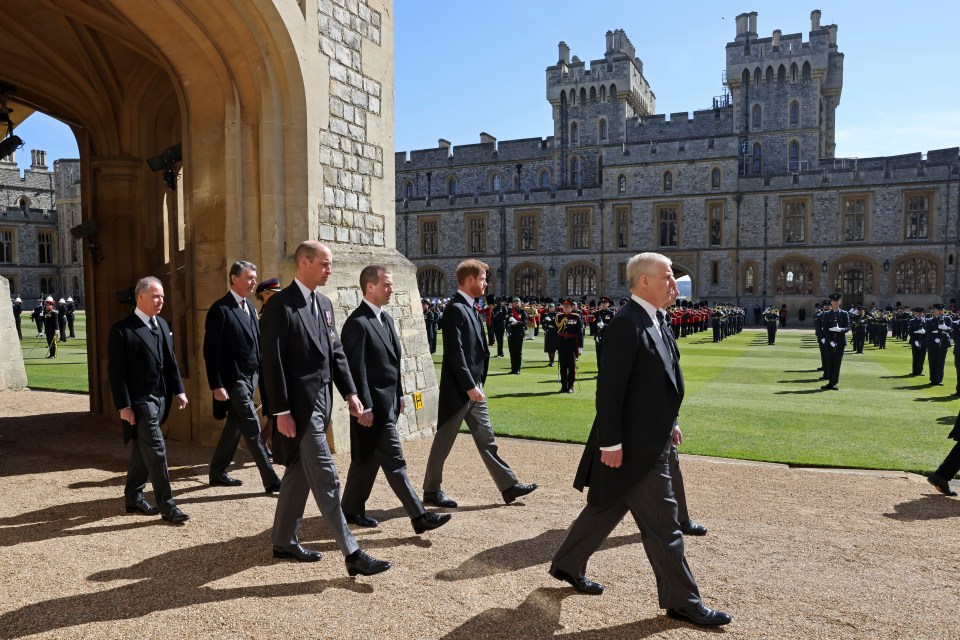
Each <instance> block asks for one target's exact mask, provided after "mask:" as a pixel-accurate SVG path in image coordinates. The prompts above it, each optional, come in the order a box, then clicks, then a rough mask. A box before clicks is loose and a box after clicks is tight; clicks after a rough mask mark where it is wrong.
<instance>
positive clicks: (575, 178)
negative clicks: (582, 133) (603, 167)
mask: <svg viewBox="0 0 960 640" xmlns="http://www.w3.org/2000/svg"><path fill="white" fill-rule="evenodd" d="M570 184H572V185H573V186H575V187H579V186H580V158H573V159H572V160H570Z"/></svg>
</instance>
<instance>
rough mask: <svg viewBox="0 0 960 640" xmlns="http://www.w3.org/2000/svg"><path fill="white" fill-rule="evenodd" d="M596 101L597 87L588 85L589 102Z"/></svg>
mask: <svg viewBox="0 0 960 640" xmlns="http://www.w3.org/2000/svg"><path fill="white" fill-rule="evenodd" d="M596 101H597V88H596V87H590V102H596Z"/></svg>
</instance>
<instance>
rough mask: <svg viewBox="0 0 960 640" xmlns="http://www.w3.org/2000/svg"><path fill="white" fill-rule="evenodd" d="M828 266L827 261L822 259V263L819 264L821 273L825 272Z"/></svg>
mask: <svg viewBox="0 0 960 640" xmlns="http://www.w3.org/2000/svg"><path fill="white" fill-rule="evenodd" d="M828 266H829V265H828V264H827V261H826V260H824V261H823V264H821V265H820V271H822V272H823V273H826V272H827V267H828Z"/></svg>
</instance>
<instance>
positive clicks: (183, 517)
mask: <svg viewBox="0 0 960 640" xmlns="http://www.w3.org/2000/svg"><path fill="white" fill-rule="evenodd" d="M160 517H161V518H163V519H164V520H166V521H167V522H169V523H170V524H183V523H184V522H186V521H187V520H189V519H190V516H188V515H187V514H185V513H184V512H183V511H180V508H179V507H174V508H173V509H171V510H170V512H169V513H164V514H163V515H161V516H160Z"/></svg>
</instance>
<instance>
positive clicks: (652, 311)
mask: <svg viewBox="0 0 960 640" xmlns="http://www.w3.org/2000/svg"><path fill="white" fill-rule="evenodd" d="M630 297H631V298H632V299H633V301H634V302H636V303H637V304H639V305H640V306H641V307H643V310H644V311H646V312H647V315H648V316H650V320H652V321H653V326H654V327H655V328H656V330H657V333H660V335H661V336H662V335H663V334H662V333H661V332H660V322H659V321H658V320H657V311H660V310H659V309H657V308H656V307H655V306H653V305H652V304H650V303H649V302H647V301H646V300H644V299H643V298H641V297H640V296H638V295H636V294H633V293H631V294H630ZM661 313H662V312H661ZM664 317H666V314H664Z"/></svg>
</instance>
